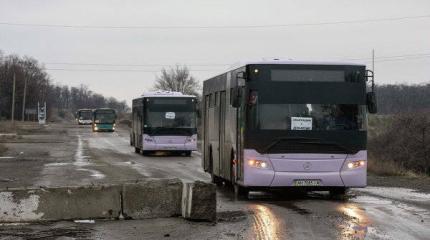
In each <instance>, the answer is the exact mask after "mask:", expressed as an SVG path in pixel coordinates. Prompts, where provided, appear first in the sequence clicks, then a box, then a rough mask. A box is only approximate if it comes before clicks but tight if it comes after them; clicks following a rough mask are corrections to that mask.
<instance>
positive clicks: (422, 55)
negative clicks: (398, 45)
mask: <svg viewBox="0 0 430 240" xmlns="http://www.w3.org/2000/svg"><path fill="white" fill-rule="evenodd" d="M429 56H430V53H418V54H404V55H392V56H382V57H376V58H375V59H376V60H380V61H381V60H384V59H392V58H418V57H429ZM342 60H345V61H358V60H372V58H342Z"/></svg>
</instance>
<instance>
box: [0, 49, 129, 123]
mask: <svg viewBox="0 0 430 240" xmlns="http://www.w3.org/2000/svg"><path fill="white" fill-rule="evenodd" d="M14 78H15V104H14V116H15V119H16V120H21V119H22V117H23V109H36V108H37V103H38V102H40V103H41V104H42V103H43V102H46V104H47V111H48V112H47V113H48V118H49V117H54V116H53V114H58V115H60V116H61V117H64V116H65V115H66V114H67V113H72V112H75V111H76V110H77V109H80V108H99V107H109V108H113V109H115V110H116V111H117V112H118V113H120V114H121V113H124V112H126V111H128V110H129V107H128V106H127V104H126V102H125V101H118V100H117V99H115V98H113V97H110V98H106V97H104V96H103V95H101V94H98V93H95V92H93V91H91V90H90V89H88V87H87V86H85V85H80V86H78V87H69V86H66V85H59V84H54V83H53V82H52V79H51V78H50V76H49V74H48V73H47V72H46V70H45V68H44V66H43V65H42V64H41V63H39V62H38V61H37V60H36V59H34V58H32V57H20V56H18V55H13V54H12V55H4V54H3V53H2V52H1V51H0V120H6V119H11V117H12V98H13V85H14V84H13V82H14ZM24 95H25V97H24ZM54 110H55V111H54Z"/></svg>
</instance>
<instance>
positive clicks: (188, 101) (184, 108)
mask: <svg viewBox="0 0 430 240" xmlns="http://www.w3.org/2000/svg"><path fill="white" fill-rule="evenodd" d="M195 102H196V101H195V99H192V98H148V99H146V102H145V104H146V108H145V109H146V112H145V118H144V119H145V120H144V127H145V128H146V130H147V132H148V131H149V132H152V134H155V131H157V132H161V131H162V130H163V129H164V130H166V129H167V130H169V131H175V130H178V131H181V130H187V129H188V130H192V131H193V132H194V129H195V128H196V108H195V107H196V104H195ZM186 132H188V131H186Z"/></svg>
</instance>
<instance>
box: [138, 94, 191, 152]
mask: <svg viewBox="0 0 430 240" xmlns="http://www.w3.org/2000/svg"><path fill="white" fill-rule="evenodd" d="M196 111H197V98H196V97H195V96H192V95H184V94H182V93H180V92H170V91H158V92H148V93H144V94H143V95H142V97H140V98H136V99H134V100H133V105H132V129H131V134H130V144H131V145H132V146H134V149H135V152H136V153H142V154H144V155H145V154H148V153H151V152H155V151H169V152H176V153H183V154H185V155H186V156H191V152H192V151H195V150H197V127H196V121H197V116H196V115H197V114H196V113H197V112H196Z"/></svg>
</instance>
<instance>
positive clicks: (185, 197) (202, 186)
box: [182, 181, 216, 221]
mask: <svg viewBox="0 0 430 240" xmlns="http://www.w3.org/2000/svg"><path fill="white" fill-rule="evenodd" d="M182 217H184V218H185V219H189V220H196V221H215V220H216V186H215V185H214V184H211V183H205V182H201V181H196V182H193V183H185V184H184V188H183V193H182Z"/></svg>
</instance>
